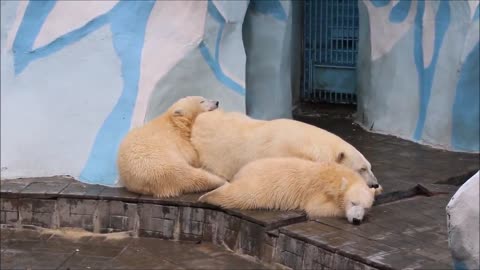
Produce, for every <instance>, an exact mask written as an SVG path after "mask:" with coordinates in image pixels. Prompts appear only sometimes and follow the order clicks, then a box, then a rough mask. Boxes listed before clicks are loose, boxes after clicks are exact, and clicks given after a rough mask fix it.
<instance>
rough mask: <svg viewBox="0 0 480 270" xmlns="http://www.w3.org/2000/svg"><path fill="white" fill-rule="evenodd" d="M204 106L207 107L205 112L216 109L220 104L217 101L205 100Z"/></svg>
mask: <svg viewBox="0 0 480 270" xmlns="http://www.w3.org/2000/svg"><path fill="white" fill-rule="evenodd" d="M204 104H205V106H206V107H207V108H206V109H207V111H213V110H215V109H217V108H218V104H220V102H219V101H218V100H206V101H205V103H204Z"/></svg>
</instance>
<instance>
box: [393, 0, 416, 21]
mask: <svg viewBox="0 0 480 270" xmlns="http://www.w3.org/2000/svg"><path fill="white" fill-rule="evenodd" d="M411 5H412V1H411V0H400V1H398V3H397V4H396V5H395V6H394V7H393V8H392V10H391V11H390V15H389V21H390V22H393V23H400V22H403V21H404V20H405V19H406V18H407V17H408V12H409V10H410V7H411Z"/></svg>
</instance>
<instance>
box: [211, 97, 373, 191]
mask: <svg viewBox="0 0 480 270" xmlns="http://www.w3.org/2000/svg"><path fill="white" fill-rule="evenodd" d="M218 103H219V102H218V101H216V102H215V105H216V106H218ZM377 186H378V185H377Z"/></svg>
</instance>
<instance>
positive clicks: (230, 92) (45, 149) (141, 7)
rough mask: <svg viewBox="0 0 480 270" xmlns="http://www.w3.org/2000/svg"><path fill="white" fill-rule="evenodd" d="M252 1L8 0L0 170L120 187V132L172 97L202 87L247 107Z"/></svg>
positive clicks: (232, 106) (276, 13)
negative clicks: (247, 25) (246, 27)
mask: <svg viewBox="0 0 480 270" xmlns="http://www.w3.org/2000/svg"><path fill="white" fill-rule="evenodd" d="M255 2H256V1H253V2H252V7H251V8H250V12H254V13H256V14H259V15H261V16H268V17H274V18H277V17H280V19H285V17H287V13H286V11H285V9H284V6H285V7H287V10H288V3H287V2H284V3H281V2H279V1H277V0H274V1H262V2H259V3H257V4H255ZM248 5H249V2H246V1H233V2H232V1H216V0H213V1H212V0H210V1H208V2H207V1H159V2H156V1H153V0H147V1H126V0H122V1H90V2H89V1H51V0H48V1H28V2H27V1H7V2H6V3H5V2H2V79H4V78H5V81H4V80H2V178H15V177H28V176H50V175H57V174H68V175H72V176H74V177H77V178H80V179H81V180H83V181H86V182H91V183H100V184H106V185H113V184H115V182H116V179H117V171H116V165H115V160H116V153H117V148H118V145H119V143H120V141H121V139H122V138H123V136H124V135H125V134H126V133H127V132H128V131H129V130H130V129H131V128H132V127H136V126H139V125H141V124H143V123H144V121H145V120H148V119H151V118H153V117H155V115H158V114H159V113H161V112H162V111H163V110H165V109H166V108H167V107H168V106H169V104H167V101H168V102H170V100H175V99H178V98H180V97H182V96H185V95H204V96H208V97H212V98H213V97H215V98H217V99H220V102H221V104H223V105H224V106H223V108H224V109H226V110H234V111H241V112H245V93H246V90H245V65H246V56H245V49H244V48H243V42H242V27H241V26H242V23H243V19H244V17H245V13H246V12H247V9H248ZM59 22H61V23H59ZM283 28H285V23H284V26H283ZM4 33H7V34H6V35H4ZM197 56H199V57H197ZM204 67H207V68H208V69H204ZM192 68H194V69H195V70H204V71H202V72H204V73H203V74H204V76H194V75H190V73H191V72H190V70H189V69H192ZM206 72H208V73H206ZM178 74H181V75H182V76H183V77H184V78H185V80H180V81H179V80H176V79H173V78H175V76H177V75H178ZM196 85H199V86H196ZM162 87H163V88H162ZM166 88H168V89H172V88H173V89H174V88H179V89H184V90H178V92H177V91H169V93H163V92H165V90H164V89H166ZM162 91H163V92H162ZM162 95H164V96H165V95H168V98H165V97H164V98H162V99H163V100H162V101H161V102H156V101H155V102H152V98H153V97H154V96H162ZM286 109H289V108H286ZM26 122H28V123H26ZM30 122H32V123H34V124H30ZM7 142H8V143H7ZM19 149H20V150H19Z"/></svg>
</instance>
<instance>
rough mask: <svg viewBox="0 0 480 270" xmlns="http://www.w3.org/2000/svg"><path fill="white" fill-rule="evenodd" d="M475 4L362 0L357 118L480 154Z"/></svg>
mask: <svg viewBox="0 0 480 270" xmlns="http://www.w3.org/2000/svg"><path fill="white" fill-rule="evenodd" d="M478 4H479V2H478V1H454V0H451V1H414V0H412V1H410V0H405V1H390V0H361V1H359V15H360V16H359V17H360V33H359V53H358V62H357V78H358V82H357V83H358V84H357V91H358V93H357V95H358V112H357V121H358V122H359V123H361V124H362V125H363V126H364V127H365V128H367V129H369V130H372V131H375V132H380V133H387V134H393V135H396V136H399V137H402V138H405V139H409V140H414V141H417V142H421V143H426V144H430V145H434V146H438V147H441V148H444V149H450V150H455V151H467V152H479V122H480V119H479V92H480V90H479V73H480V70H479V31H480V30H479V5H478Z"/></svg>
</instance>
